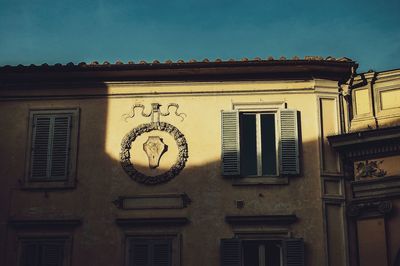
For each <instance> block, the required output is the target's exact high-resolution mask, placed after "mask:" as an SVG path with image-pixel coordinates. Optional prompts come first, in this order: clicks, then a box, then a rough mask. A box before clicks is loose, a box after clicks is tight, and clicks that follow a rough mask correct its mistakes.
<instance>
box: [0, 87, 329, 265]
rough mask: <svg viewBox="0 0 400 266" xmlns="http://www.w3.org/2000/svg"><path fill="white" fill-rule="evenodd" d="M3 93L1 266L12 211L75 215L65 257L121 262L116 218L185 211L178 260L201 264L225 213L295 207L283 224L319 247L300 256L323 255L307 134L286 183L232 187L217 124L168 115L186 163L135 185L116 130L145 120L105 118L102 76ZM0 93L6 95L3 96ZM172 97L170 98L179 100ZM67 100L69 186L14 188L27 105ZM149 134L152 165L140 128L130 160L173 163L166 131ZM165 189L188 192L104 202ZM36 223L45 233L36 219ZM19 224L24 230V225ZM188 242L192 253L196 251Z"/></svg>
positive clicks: (224, 230) (140, 165) (215, 243)
mask: <svg viewBox="0 0 400 266" xmlns="http://www.w3.org/2000/svg"><path fill="white" fill-rule="evenodd" d="M5 92H6V96H4V97H3V100H4V101H3V103H2V106H1V107H0V109H1V110H2V114H3V115H2V116H1V118H0V123H1V125H2V130H1V131H2V132H1V133H2V136H3V138H2V140H1V147H0V154H1V157H0V158H1V159H2V161H3V162H4V163H3V164H2V166H1V176H2V177H5V178H3V184H2V186H1V188H0V191H1V193H0V204H1V208H0V219H1V220H0V223H1V227H2V228H1V230H2V233H1V234H0V235H2V236H7V237H4V238H3V237H2V240H1V241H0V245H2V246H0V252H3V254H1V253H0V255H1V257H3V258H4V260H1V261H4V265H14V264H13V263H14V260H15V258H16V257H17V254H16V253H17V250H18V249H17V243H16V242H15V239H16V236H17V234H19V232H16V231H15V230H13V229H12V228H11V227H9V226H8V225H7V221H8V220H9V219H14V218H15V219H61V218H62V219H68V218H71V219H72V218H79V219H82V222H83V224H82V225H81V226H80V227H78V228H76V229H74V233H73V246H72V254H73V256H72V258H73V263H72V265H122V264H123V258H124V256H123V254H124V249H123V244H124V236H125V234H126V232H124V231H123V230H121V228H119V227H117V226H116V224H115V219H116V218H137V217H146V218H149V217H188V218H189V220H190V223H191V224H190V226H186V227H184V228H181V229H179V230H181V232H182V233H183V235H184V239H183V242H184V243H185V247H187V248H186V251H185V252H187V253H188V254H184V255H183V256H184V260H185V264H187V265H207V264H208V263H210V262H211V261H212V262H214V264H215V265H217V264H218V260H219V239H220V238H230V237H232V236H233V231H232V228H231V227H230V226H229V225H227V224H226V223H225V216H226V215H265V214H291V213H296V215H297V216H298V217H299V222H298V223H297V224H295V225H293V227H292V231H293V233H294V235H295V236H298V237H304V238H305V239H306V242H307V243H312V244H309V245H308V247H307V248H308V250H309V251H310V252H308V253H307V254H321V256H320V257H318V258H307V259H308V261H309V262H310V265H318V264H319V263H320V262H322V261H323V260H324V258H323V256H322V254H324V250H323V246H324V242H323V239H324V236H323V230H322V224H323V223H322V217H321V213H322V209H321V201H320V200H319V199H320V198H321V183H320V182H321V181H320V166H319V165H320V163H319V160H320V159H319V158H318V157H317V155H318V154H319V152H318V150H319V143H318V140H317V139H315V140H309V141H304V142H303V143H302V145H301V158H302V160H301V162H302V167H301V169H302V175H301V176H299V177H293V178H290V179H289V184H288V185H258V186H232V180H231V179H230V178H224V177H222V176H221V166H220V159H219V156H218V155H219V154H220V149H221V148H220V143H219V139H220V132H211V133H210V132H208V134H207V131H204V132H206V134H202V135H200V136H199V137H196V138H194V137H192V133H191V132H186V131H185V128H186V127H185V125H184V124H179V123H176V122H171V124H173V125H175V126H176V127H177V128H178V129H179V130H180V131H181V132H182V133H183V134H184V135H185V137H186V140H187V142H188V160H187V162H186V166H185V168H183V170H182V171H181V172H180V173H179V174H178V175H177V176H176V177H174V178H172V179H171V180H170V181H168V182H166V183H163V184H159V185H144V184H140V183H138V182H136V181H134V180H132V179H131V178H130V177H129V176H128V175H127V173H126V172H124V170H123V168H122V167H121V162H120V160H119V157H118V154H119V152H120V151H121V146H120V143H121V141H122V139H123V137H124V136H125V135H126V134H127V133H128V132H129V131H130V130H132V128H133V127H136V126H137V125H139V124H140V123H141V122H140V121H142V122H144V121H146V120H140V119H138V120H137V122H135V123H133V124H132V123H129V124H123V126H121V128H120V127H116V126H115V124H113V125H110V124H109V121H110V117H112V116H114V115H117V116H118V117H120V116H121V113H120V112H119V111H118V112H115V111H114V108H116V106H118V105H121V103H120V102H114V103H109V102H108V98H105V97H104V95H107V94H108V93H109V92H108V88H107V86H106V85H105V84H93V85H91V87H88V88H86V89H84V90H82V89H79V88H75V87H73V86H72V85H71V87H68V86H66V87H65V86H64V87H63V88H61V89H60V92H57V93H59V95H57V96H48V97H47V96H43V95H46V88H39V89H38V90H37V91H34V92H31V91H28V90H27V89H24V88H18V89H15V90H12V91H11V90H10V91H6V90H5ZM62 92H63V93H62ZM7 95H8V96H7ZM10 95H11V96H12V97H11V96H10ZM27 95H32V96H27ZM7 97H9V98H10V99H11V98H13V100H12V101H11V100H10V101H8V100H7ZM136 100H140V99H132V98H130V99H124V100H122V104H124V105H126V109H125V108H124V110H128V109H129V107H130V106H131V105H132V103H134V102H135V101H136ZM150 100H153V99H150ZM174 101H175V102H179V99H174ZM70 107H79V108H80V124H79V145H78V147H79V150H78V158H77V175H76V180H77V182H76V187H75V188H74V189H67V190H39V191H29V190H21V189H20V184H19V181H18V180H19V179H21V178H23V177H24V175H25V169H24V167H22V164H21V162H24V161H25V154H26V151H25V147H26V146H27V143H26V141H27V139H28V136H27V135H26V132H27V130H26V129H27V127H28V124H27V121H29V119H28V116H29V110H32V109H59V108H61V109H62V108H70ZM117 109H118V108H116V110H117ZM10 110H15V111H13V112H10ZM118 110H119V109H118ZM219 115H220V113H219V110H218V112H216V113H215V116H216V117H218V118H217V120H218V121H217V122H216V123H220V122H219V121H220V120H219ZM187 119H188V120H189V122H188V123H192V122H191V121H190V119H192V118H190V117H188V118H187ZM15 121H25V123H22V122H21V123H15ZM302 128H303V130H305V129H306V128H307V125H302ZM192 129H195V127H192ZM218 129H219V127H218ZM199 131H201V129H199ZM201 132H203V131H201ZM153 133H154V131H152V132H151V134H150V136H158V135H163V136H161V137H162V138H163V141H165V142H166V143H167V141H168V150H167V151H166V152H165V154H164V155H163V156H162V157H161V160H160V167H158V168H155V170H151V169H149V165H148V158H147V155H146V156H145V154H144V151H143V143H145V141H146V140H148V138H147V137H146V136H145V134H143V138H142V139H139V138H138V139H137V140H136V141H135V142H134V143H133V144H132V151H139V150H140V152H141V154H139V153H138V154H135V153H134V152H132V160H137V161H136V163H135V167H136V169H137V170H139V171H140V172H142V173H145V174H152V173H153V174H154V173H156V174H162V172H164V171H167V170H168V169H169V167H168V165H171V162H172V163H173V162H175V158H176V154H177V153H179V148H177V145H175V143H176V141H174V140H173V139H172V140H171V137H170V135H169V134H165V133H163V132H162V133H159V134H154V135H153ZM168 138H169V139H168ZM207 138H210V139H212V138H215V139H218V141H216V142H213V144H211V145H203V143H207ZM171 143H172V144H171ZM135 145H136V146H135ZM178 146H179V145H178ZM110 150H111V151H112V152H110ZM207 153H209V154H210V155H212V156H210V158H208V157H207V156H205V155H206V154H207ZM174 154H175V155H174ZM215 155H217V156H215ZM135 156H137V157H135ZM198 158H203V159H198ZM160 169H161V170H160ZM170 193H186V194H187V195H188V197H189V198H190V199H191V204H190V206H189V207H188V208H183V209H174V210H157V211H155V210H121V209H119V208H117V207H116V206H115V204H114V203H113V202H114V201H115V200H116V199H117V198H118V197H120V196H136V195H161V194H170ZM237 200H240V201H243V202H244V206H243V208H237V206H236V205H235V201H237ZM41 230H42V231H41V232H46V228H45V229H43V228H42V229H41ZM144 231H145V232H149V231H148V230H147V231H146V230H144ZM55 232H57V231H55ZM27 233H33V231H29V230H28V231H27ZM53 233H54V232H53ZM121 243H122V244H121ZM198 250H201V251H202V252H196V251H198ZM4 252H5V253H4ZM5 254H7V256H6V255H5ZM99 254H101V256H99ZM203 254H207V256H204V255H203Z"/></svg>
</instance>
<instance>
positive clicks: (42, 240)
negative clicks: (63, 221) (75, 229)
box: [17, 234, 72, 266]
mask: <svg viewBox="0 0 400 266" xmlns="http://www.w3.org/2000/svg"><path fill="white" fill-rule="evenodd" d="M52 241H53V242H56V241H57V242H60V243H62V244H63V258H62V262H61V265H60V266H69V265H70V264H71V250H72V238H71V236H70V235H65V234H62V235H53V234H50V235H37V234H24V235H21V236H18V250H17V252H18V253H17V254H18V256H17V265H18V266H21V263H22V251H23V245H24V244H25V243H34V244H36V245H44V244H46V243H48V242H52Z"/></svg>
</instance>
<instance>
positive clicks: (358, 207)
mask: <svg viewBox="0 0 400 266" xmlns="http://www.w3.org/2000/svg"><path fill="white" fill-rule="evenodd" d="M391 211H392V202H391V201H390V200H383V201H369V202H359V203H350V204H349V205H348V206H347V215H348V216H350V217H355V218H366V217H376V216H383V215H387V214H389V213H390V212H391Z"/></svg>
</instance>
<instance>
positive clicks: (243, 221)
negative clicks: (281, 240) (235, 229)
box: [225, 214, 298, 225]
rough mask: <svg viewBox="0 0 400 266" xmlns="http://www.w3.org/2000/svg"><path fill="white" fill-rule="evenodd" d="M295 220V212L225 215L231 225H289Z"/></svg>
mask: <svg viewBox="0 0 400 266" xmlns="http://www.w3.org/2000/svg"><path fill="white" fill-rule="evenodd" d="M297 220H298V218H297V216H296V215H295V214H285V215H252V216H236V215H232V216H230V215H228V216H225V221H226V222H227V223H228V224H231V225H255V224H257V225H291V224H293V223H295V222H297Z"/></svg>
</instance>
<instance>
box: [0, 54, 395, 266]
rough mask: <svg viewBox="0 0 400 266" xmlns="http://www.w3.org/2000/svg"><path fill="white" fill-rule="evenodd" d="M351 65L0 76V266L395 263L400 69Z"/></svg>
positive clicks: (12, 72) (19, 70)
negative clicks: (361, 71) (365, 69)
mask: <svg viewBox="0 0 400 266" xmlns="http://www.w3.org/2000/svg"><path fill="white" fill-rule="evenodd" d="M356 69H357V63H356V62H354V61H352V60H350V59H348V58H340V59H335V58H332V57H328V58H321V57H306V58H304V59H299V58H297V57H295V58H293V59H285V58H281V59H278V60H274V59H273V58H269V59H266V60H262V59H260V58H256V59H254V60H247V59H244V60H241V61H234V60H230V61H221V60H216V61H214V62H210V61H208V60H204V61H202V62H196V61H194V60H192V61H190V62H183V61H178V62H171V61H167V62H165V63H159V62H158V61H154V62H153V63H146V62H140V63H138V64H135V63H133V62H129V63H127V64H123V63H121V62H117V63H115V64H109V63H107V62H105V63H104V64H98V63H97V62H93V63H91V64H85V63H81V64H79V65H74V64H67V65H54V66H48V65H42V66H16V67H11V66H5V67H1V68H0V101H1V105H0V110H1V114H2V115H1V117H0V121H1V136H2V138H1V140H0V158H1V162H2V163H1V164H0V165H1V167H0V177H1V179H2V186H1V187H0V204H1V208H0V264H2V265H10V266H13V265H15V266H17V265H18V266H22V265H23V266H28V265H29V266H31V265H32V266H39V265H54V266H61V265H62V266H72V265H99V266H100V265H129V266H133V265H140V266H161V265H163V266H164V265H165V266H183V265H194V266H195V265H232V266H233V265H237V266H246V265H259V266H267V265H268V266H270V265H278V266H284V265H287V266H293V265H310V266H319V265H331V266H335V265H364V266H365V265H386V264H385V263H387V265H395V264H394V263H395V261H396V256H397V260H400V258H398V257H399V255H398V252H399V251H398V250H399V248H400V237H398V236H400V232H397V231H398V230H399V229H398V226H397V225H398V224H399V219H400V216H399V214H398V212H399V208H400V200H399V195H400V167H399V162H400V160H399V159H400V142H399V139H400V127H399V125H400V119H399V117H400V104H399V102H400V98H399V97H400V71H399V70H393V71H386V72H380V73H375V72H369V73H364V74H357V73H356ZM397 263H399V262H397ZM396 265H397V264H396Z"/></svg>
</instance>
